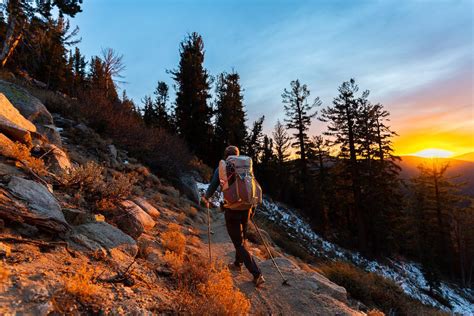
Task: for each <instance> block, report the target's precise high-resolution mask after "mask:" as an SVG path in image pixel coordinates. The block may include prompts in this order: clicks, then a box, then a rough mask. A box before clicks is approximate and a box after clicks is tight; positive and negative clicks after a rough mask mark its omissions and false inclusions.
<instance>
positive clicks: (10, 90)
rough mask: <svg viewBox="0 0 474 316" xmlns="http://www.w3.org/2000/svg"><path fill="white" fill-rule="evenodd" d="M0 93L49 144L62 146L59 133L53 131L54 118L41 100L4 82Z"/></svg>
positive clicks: (0, 82)
mask: <svg viewBox="0 0 474 316" xmlns="http://www.w3.org/2000/svg"><path fill="white" fill-rule="evenodd" d="M0 92H1V93H3V94H4V96H6V98H8V100H9V101H10V102H11V104H13V106H14V107H15V108H16V109H17V110H18V111H19V112H20V113H21V115H23V116H24V118H26V119H27V120H29V121H30V122H32V123H33V124H34V125H35V126H36V129H37V130H36V132H38V133H39V134H41V135H43V136H44V137H46V138H47V139H48V141H49V142H51V143H54V144H56V145H58V146H61V137H60V135H59V133H58V132H57V131H56V130H55V129H51V126H54V121H53V117H52V115H51V113H49V111H48V109H46V107H45V106H44V104H43V103H41V101H40V100H38V99H37V98H35V97H34V96H32V95H31V94H30V93H29V92H28V91H26V90H25V89H23V88H21V87H19V86H17V85H15V84H13V83H10V82H7V81H4V80H0Z"/></svg>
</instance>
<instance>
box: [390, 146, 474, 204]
mask: <svg viewBox="0 0 474 316" xmlns="http://www.w3.org/2000/svg"><path fill="white" fill-rule="evenodd" d="M462 157H463V156H460V157H454V158H436V159H434V160H433V159H431V158H422V157H416V156H402V157H401V158H402V160H401V161H400V163H399V165H400V167H401V168H402V170H401V172H400V176H401V177H402V178H403V179H410V178H412V177H414V176H416V175H417V174H418V166H419V165H422V164H425V165H427V166H429V167H431V166H432V165H433V163H435V164H439V165H444V164H448V165H449V169H448V170H447V176H448V177H454V178H455V180H456V182H460V183H461V182H464V183H466V186H465V187H464V188H463V192H464V193H467V194H470V195H472V196H474V161H472V160H469V157H470V154H466V156H465V158H462Z"/></svg>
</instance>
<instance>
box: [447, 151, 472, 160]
mask: <svg viewBox="0 0 474 316" xmlns="http://www.w3.org/2000/svg"><path fill="white" fill-rule="evenodd" d="M452 159H456V160H464V161H472V162H474V152H470V153H465V154H462V155H459V156H456V157H453V158H452Z"/></svg>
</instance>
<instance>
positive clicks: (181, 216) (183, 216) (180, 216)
mask: <svg viewBox="0 0 474 316" xmlns="http://www.w3.org/2000/svg"><path fill="white" fill-rule="evenodd" d="M185 220H186V214H184V213H179V214H178V216H176V221H177V222H178V223H180V224H183V223H184V221H185Z"/></svg>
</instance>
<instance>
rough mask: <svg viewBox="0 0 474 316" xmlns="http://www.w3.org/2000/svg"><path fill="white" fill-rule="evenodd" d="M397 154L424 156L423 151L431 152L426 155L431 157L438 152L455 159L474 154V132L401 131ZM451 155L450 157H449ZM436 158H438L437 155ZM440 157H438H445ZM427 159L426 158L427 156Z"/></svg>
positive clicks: (395, 146) (396, 141) (396, 143)
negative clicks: (470, 153)
mask: <svg viewBox="0 0 474 316" xmlns="http://www.w3.org/2000/svg"><path fill="white" fill-rule="evenodd" d="M393 145H394V149H395V153H396V154H397V155H400V156H406V155H415V156H418V154H419V153H421V154H424V153H423V151H425V150H431V152H427V153H426V154H427V155H429V156H430V157H431V156H433V155H430V154H435V153H436V150H439V151H442V152H438V154H441V155H443V156H444V157H445V158H448V157H455V156H459V155H462V154H466V153H469V152H474V132H473V131H472V130H471V131H466V130H457V131H449V132H442V133H439V132H433V131H423V130H421V131H419V130H408V131H403V130H402V131H400V136H399V137H396V138H395V139H394V144H393ZM448 153H449V155H448ZM434 156H437V155H436V154H435V155H434ZM443 156H438V157H441V158H442V157H443ZM425 157H426V156H425Z"/></svg>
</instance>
